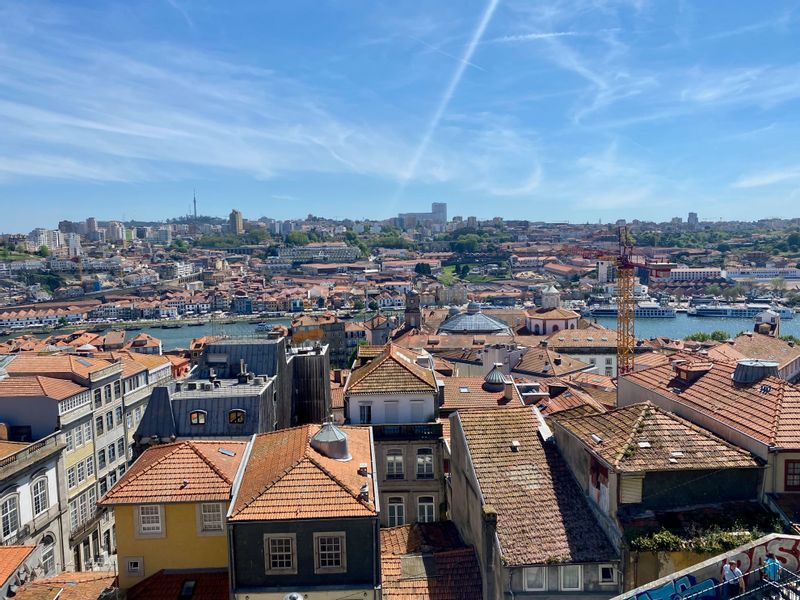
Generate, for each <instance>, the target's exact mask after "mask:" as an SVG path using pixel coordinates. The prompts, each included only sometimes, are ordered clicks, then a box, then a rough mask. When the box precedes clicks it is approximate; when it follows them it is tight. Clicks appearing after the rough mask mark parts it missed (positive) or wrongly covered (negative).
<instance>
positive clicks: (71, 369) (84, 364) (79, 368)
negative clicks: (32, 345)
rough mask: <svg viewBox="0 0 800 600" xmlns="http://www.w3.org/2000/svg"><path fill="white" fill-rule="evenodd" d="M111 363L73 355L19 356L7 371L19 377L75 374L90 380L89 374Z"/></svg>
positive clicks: (7, 366) (9, 365) (9, 364)
mask: <svg viewBox="0 0 800 600" xmlns="http://www.w3.org/2000/svg"><path fill="white" fill-rule="evenodd" d="M110 366H111V363H110V362H108V361H105V360H99V359H97V358H87V357H84V356H73V355H71V354H54V355H46V356H45V355H41V354H18V355H17V356H16V358H14V360H12V361H11V362H9V363H8V364H7V365H6V367H5V369H6V371H8V373H9V374H11V375H13V374H15V373H16V374H19V375H54V374H59V375H60V374H69V373H74V374H75V375H78V376H79V377H82V378H84V379H88V377H89V373H94V372H95V371H99V370H101V369H104V368H106V367H110Z"/></svg>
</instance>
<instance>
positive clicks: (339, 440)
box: [311, 421, 353, 461]
mask: <svg viewBox="0 0 800 600" xmlns="http://www.w3.org/2000/svg"><path fill="white" fill-rule="evenodd" d="M311 447H312V448H313V449H314V450H316V451H317V452H319V453H320V454H322V455H323V456H327V457H328V458H332V459H334V460H341V461H347V460H350V459H351V458H353V457H352V456H351V455H350V449H349V448H348V445H347V434H346V433H345V432H344V431H342V430H341V429H339V428H338V427H337V426H336V425H334V424H333V422H332V421H327V422H325V423H323V424H322V427H320V428H319V431H318V432H317V433H315V434H314V435H313V436H311Z"/></svg>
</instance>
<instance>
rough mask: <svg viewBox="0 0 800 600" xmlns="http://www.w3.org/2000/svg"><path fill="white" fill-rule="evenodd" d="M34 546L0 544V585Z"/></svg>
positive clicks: (14, 571) (29, 553)
mask: <svg viewBox="0 0 800 600" xmlns="http://www.w3.org/2000/svg"><path fill="white" fill-rule="evenodd" d="M34 550H36V546H0V586H1V585H3V584H5V582H6V581H8V579H9V578H10V577H11V576H12V575H14V573H16V572H17V569H18V568H19V566H20V565H21V564H22V563H24V562H25V559H27V558H28V557H29V556H30V555H31V552H33V551H34Z"/></svg>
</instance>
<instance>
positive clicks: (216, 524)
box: [200, 502, 223, 533]
mask: <svg viewBox="0 0 800 600" xmlns="http://www.w3.org/2000/svg"><path fill="white" fill-rule="evenodd" d="M222 529H223V514H222V505H221V504H218V503H216V502H215V503H213V504H201V505H200V532H201V533H219V532H221V531H222Z"/></svg>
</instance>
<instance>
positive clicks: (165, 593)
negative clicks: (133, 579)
mask: <svg viewBox="0 0 800 600" xmlns="http://www.w3.org/2000/svg"><path fill="white" fill-rule="evenodd" d="M187 581H194V582H195V586H194V591H193V592H192V597H191V600H228V598H230V590H229V587H228V586H229V582H228V571H227V570H225V569H213V570H211V569H209V570H203V571H185V570H182V569H181V570H178V569H162V570H161V571H158V572H157V573H154V574H153V575H151V576H150V577H148V578H147V579H145V580H143V581H140V582H139V583H137V584H136V585H135V586H133V587H132V588H131V589H129V590H128V592H127V594H126V596H125V598H126V600H164V599H172V598H180V597H181V589H182V588H183V584H184V583H185V582H187Z"/></svg>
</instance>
